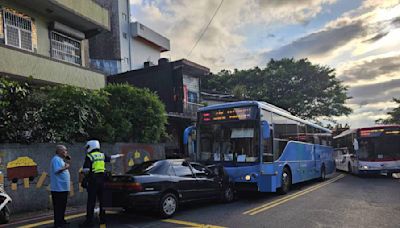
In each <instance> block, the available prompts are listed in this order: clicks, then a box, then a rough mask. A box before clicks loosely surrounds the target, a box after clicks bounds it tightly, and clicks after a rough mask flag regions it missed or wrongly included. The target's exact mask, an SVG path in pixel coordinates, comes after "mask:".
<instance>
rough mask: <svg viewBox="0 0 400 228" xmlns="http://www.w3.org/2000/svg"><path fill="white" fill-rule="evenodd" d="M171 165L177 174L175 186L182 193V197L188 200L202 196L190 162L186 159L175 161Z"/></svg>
mask: <svg viewBox="0 0 400 228" xmlns="http://www.w3.org/2000/svg"><path fill="white" fill-rule="evenodd" d="M171 165H172V168H173V170H174V174H175V175H174V179H175V181H174V182H175V185H176V186H175V187H176V189H177V191H178V192H179V194H180V198H181V199H182V200H184V201H187V200H195V199H197V198H198V197H200V190H199V189H198V181H197V180H196V177H195V176H194V174H193V172H192V169H191V168H190V166H189V163H188V162H186V161H174V162H172V164H171Z"/></svg>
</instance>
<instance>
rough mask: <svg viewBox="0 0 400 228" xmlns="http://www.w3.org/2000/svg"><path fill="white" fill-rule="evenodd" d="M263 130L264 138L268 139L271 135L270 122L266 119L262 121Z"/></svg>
mask: <svg viewBox="0 0 400 228" xmlns="http://www.w3.org/2000/svg"><path fill="white" fill-rule="evenodd" d="M261 132H262V137H263V139H268V138H269V137H270V130H269V124H268V122H267V121H265V120H263V121H261Z"/></svg>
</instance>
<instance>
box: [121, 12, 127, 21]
mask: <svg viewBox="0 0 400 228" xmlns="http://www.w3.org/2000/svg"><path fill="white" fill-rule="evenodd" d="M126 19H127V16H126V13H122V20H123V21H126Z"/></svg>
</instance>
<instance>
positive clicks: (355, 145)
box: [353, 139, 360, 151]
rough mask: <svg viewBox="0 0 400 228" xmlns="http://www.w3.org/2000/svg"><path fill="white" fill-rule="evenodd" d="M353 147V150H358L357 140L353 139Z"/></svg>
mask: <svg viewBox="0 0 400 228" xmlns="http://www.w3.org/2000/svg"><path fill="white" fill-rule="evenodd" d="M353 147H354V150H356V151H357V150H358V149H360V148H359V146H358V140H357V139H354V141H353Z"/></svg>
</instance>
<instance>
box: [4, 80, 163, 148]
mask: <svg viewBox="0 0 400 228" xmlns="http://www.w3.org/2000/svg"><path fill="white" fill-rule="evenodd" d="M0 108H1V111H0V142H9V143H30V142H73V141H84V140H87V139H89V138H97V139H99V140H102V141H108V142H141V143H153V142H158V141H159V140H160V137H162V136H164V134H165V124H166V122H167V116H166V112H165V108H164V105H163V103H162V102H161V101H160V100H159V98H158V97H157V95H156V94H154V93H152V92H150V91H149V90H147V89H138V88H134V87H132V86H129V85H109V86H107V87H106V88H104V89H102V90H87V89H82V88H78V87H73V86H67V85H60V86H46V87H42V88H32V87H30V86H29V85H28V84H26V83H18V82H13V81H9V80H6V79H4V78H0Z"/></svg>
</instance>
